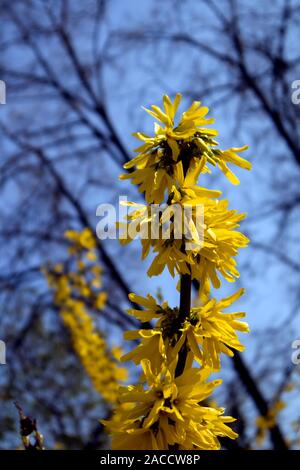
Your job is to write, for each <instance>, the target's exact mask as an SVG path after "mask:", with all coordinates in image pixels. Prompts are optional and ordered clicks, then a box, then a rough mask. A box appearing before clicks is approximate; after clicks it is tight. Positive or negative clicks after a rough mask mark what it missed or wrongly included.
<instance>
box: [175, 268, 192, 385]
mask: <svg viewBox="0 0 300 470" xmlns="http://www.w3.org/2000/svg"><path fill="white" fill-rule="evenodd" d="M191 293H192V278H191V275H190V274H183V275H182V276H181V279H180V307H179V314H178V317H177V327H178V329H179V328H180V327H181V326H182V325H183V323H184V320H185V319H186V317H187V316H188V315H189V314H190V310H191ZM187 353H188V348H187V344H186V342H184V344H183V345H182V348H181V350H180V351H179V354H178V362H177V366H176V370H175V377H178V376H179V375H181V374H182V373H183V371H184V367H185V363H186V357H187Z"/></svg>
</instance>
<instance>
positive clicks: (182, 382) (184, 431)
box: [105, 359, 237, 450]
mask: <svg viewBox="0 0 300 470" xmlns="http://www.w3.org/2000/svg"><path fill="white" fill-rule="evenodd" d="M174 366H175V364H169V366H168V367H166V366H164V367H163V368H161V370H160V372H158V373H157V374H155V373H153V371H152V369H151V363H150V361H149V360H147V359H143V360H142V368H143V374H144V376H145V380H146V387H144V386H143V385H137V386H131V387H127V388H126V387H124V388H121V389H120V393H119V401H120V403H121V405H120V408H119V413H118V415H117V416H115V417H114V418H113V419H112V420H111V421H108V422H105V424H106V425H107V427H108V429H109V430H110V432H111V433H112V436H113V439H112V446H113V448H114V449H139V450H147V449H151V450H159V449H172V448H173V449H179V450H185V449H186V450H188V449H192V448H194V449H199V450H213V449H218V448H220V444H219V441H218V436H220V437H229V438H231V439H235V438H236V437H237V434H236V433H235V432H233V431H232V430H231V429H230V427H228V426H227V423H231V422H232V421H234V418H231V417H228V416H223V413H224V409H222V408H213V407H209V406H204V405H202V402H203V400H205V399H206V398H207V397H209V395H210V394H211V393H212V391H213V389H214V388H215V387H216V386H217V385H219V384H220V380H214V381H212V382H206V379H207V376H208V374H209V371H208V370H207V369H202V370H200V369H196V368H189V369H187V370H186V371H185V372H184V373H183V374H182V375H181V376H180V377H177V378H176V377H175V371H174ZM124 404H125V405H129V406H127V407H124V406H123V405H124ZM130 405H131V406H130Z"/></svg>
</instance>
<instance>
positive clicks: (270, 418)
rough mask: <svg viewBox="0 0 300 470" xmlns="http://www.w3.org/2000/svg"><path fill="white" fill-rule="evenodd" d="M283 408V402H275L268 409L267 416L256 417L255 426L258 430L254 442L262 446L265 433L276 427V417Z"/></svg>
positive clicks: (284, 405)
mask: <svg viewBox="0 0 300 470" xmlns="http://www.w3.org/2000/svg"><path fill="white" fill-rule="evenodd" d="M285 407H286V404H285V402H284V401H283V400H277V401H276V402H275V403H274V404H273V406H272V407H271V408H270V409H269V411H268V414H267V416H258V418H256V426H257V428H258V430H257V435H256V442H257V443H258V444H260V445H261V444H263V442H264V440H265V438H266V435H267V431H268V430H269V429H271V428H273V427H274V426H275V425H276V423H277V416H278V414H279V413H280V412H281V411H282V410H283V409H284V408H285Z"/></svg>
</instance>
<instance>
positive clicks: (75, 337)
mask: <svg viewBox="0 0 300 470" xmlns="http://www.w3.org/2000/svg"><path fill="white" fill-rule="evenodd" d="M65 235H66V238H67V239H68V240H69V253H70V256H71V257H70V260H68V262H67V263H65V264H57V265H55V266H54V267H53V268H52V269H50V270H48V271H47V273H46V275H47V279H48V283H49V285H50V287H51V288H52V289H53V290H54V296H55V303H56V305H57V306H58V308H59V310H60V315H61V317H62V319H63V322H64V325H65V326H66V327H67V328H68V330H69V332H70V336H71V340H72V344H73V348H74V350H75V352H76V354H77V355H78V357H79V359H80V361H81V363H82V365H83V367H84V368H85V371H86V372H87V374H88V376H89V377H90V379H91V381H92V384H93V386H94V388H95V390H97V392H99V393H100V394H101V395H102V396H103V398H104V399H105V400H106V401H107V402H108V403H111V404H114V403H115V402H116V400H117V392H118V388H119V384H120V381H124V380H126V378H127V370H126V369H125V368H123V367H120V366H119V362H118V359H119V358H120V355H121V354H122V353H121V352H120V351H119V348H112V349H110V348H109V347H108V345H107V343H106V340H105V338H104V336H103V334H102V333H101V331H100V330H99V329H98V328H96V325H95V323H94V321H93V318H92V316H91V313H90V312H91V311H93V310H94V311H99V310H103V309H104V307H105V303H106V297H107V296H106V292H104V291H103V290H102V289H101V288H102V279H101V273H102V269H101V267H100V266H99V265H98V263H97V255H96V251H95V247H96V242H95V238H94V235H93V233H92V232H91V230H89V229H84V230H83V231H81V232H75V231H67V232H66V234H65Z"/></svg>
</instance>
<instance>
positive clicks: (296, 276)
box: [0, 0, 300, 449]
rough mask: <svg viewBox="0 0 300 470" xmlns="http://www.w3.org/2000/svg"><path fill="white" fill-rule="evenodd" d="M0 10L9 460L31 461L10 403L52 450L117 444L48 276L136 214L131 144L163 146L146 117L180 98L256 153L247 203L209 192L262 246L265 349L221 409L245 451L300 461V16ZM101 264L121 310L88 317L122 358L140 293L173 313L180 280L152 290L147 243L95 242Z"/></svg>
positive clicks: (226, 3) (228, 384)
mask: <svg viewBox="0 0 300 470" xmlns="http://www.w3.org/2000/svg"><path fill="white" fill-rule="evenodd" d="M0 6H1V8H0V15H1V30H0V51H1V63H0V79H1V80H4V81H5V82H6V85H7V104H6V105H5V106H1V107H0V132H1V140H0V149H1V158H0V192H1V197H0V220H1V225H0V239H1V243H0V267H1V269H0V309H1V313H0V339H2V340H5V342H6V344H7V365H5V366H4V365H1V366H0V400H1V407H0V448H16V447H17V446H18V422H17V413H16V410H15V409H14V407H13V404H12V403H13V400H18V401H19V402H20V403H21V404H22V406H23V408H24V409H25V410H26V413H28V414H31V415H33V416H35V418H37V420H38V423H39V428H40V431H42V432H43V434H44V435H45V438H46V439H45V445H46V447H48V448H49V447H50V448H54V447H55V448H70V449H72V448H76V449H82V448H97V447H101V446H102V447H103V446H104V447H105V446H107V445H109V444H108V441H107V438H106V437H105V435H104V434H103V432H102V428H101V426H100V425H99V424H97V423H98V420H99V419H100V418H103V417H105V416H106V415H107V413H109V409H110V407H109V404H108V402H107V401H105V400H104V398H103V397H102V395H101V393H100V394H99V393H98V392H97V391H96V390H95V388H94V387H93V383H92V381H91V380H90V377H89V376H88V374H87V373H86V369H85V367H84V365H83V364H82V362H81V361H80V360H79V358H78V356H77V354H76V348H74V342H73V341H72V336H71V335H70V331H69V329H68V328H66V324H65V323H64V322H63V321H62V318H61V315H60V314H59V307H58V306H57V304H56V303H55V299H54V294H53V291H52V290H51V289H49V286H48V283H47V280H46V278H45V276H44V274H43V269H45V267H47V266H50V265H52V266H53V265H55V264H57V263H61V264H62V265H63V266H65V265H67V264H68V262H69V258H70V253H68V250H67V246H68V241H67V239H66V238H65V237H64V232H65V231H66V230H75V231H81V230H83V229H85V228H89V229H91V230H92V231H93V232H95V229H96V224H97V217H96V208H97V206H98V204H100V203H103V202H110V203H113V204H117V202H118V197H119V195H121V194H127V195H128V197H129V198H130V197H131V196H132V198H133V199H135V200H137V199H138V195H137V194H136V190H135V189H134V188H132V187H130V185H129V184H128V185H127V186H126V185H125V184H124V183H119V181H118V179H117V177H118V174H119V173H120V172H121V169H122V165H123V164H124V163H125V162H126V161H127V160H128V159H129V158H130V157H131V156H132V149H133V148H134V147H136V143H135V142H134V139H133V138H132V137H131V134H130V133H131V132H134V131H136V130H145V131H150V129H149V123H150V122H151V121H150V120H149V119H148V118H147V116H146V115H145V114H143V113H142V112H141V110H140V106H141V105H146V106H148V105H149V104H150V103H158V102H159V100H160V98H161V95H162V94H163V93H168V94H169V95H174V93H176V92H177V91H180V92H181V93H183V96H184V98H185V100H186V101H191V100H193V99H200V100H202V101H203V102H204V104H206V105H208V106H209V107H210V108H211V115H212V116H213V117H216V118H217V125H216V127H217V128H218V129H219V130H220V137H221V139H220V140H221V144H222V146H223V147H230V146H233V145H234V146H239V145H244V144H249V145H250V150H248V152H247V153H248V158H249V159H250V160H251V161H252V163H253V171H252V172H251V173H249V174H242V172H241V174H240V175H239V176H240V179H241V185H240V187H239V188H238V189H236V188H234V189H233V188H230V187H228V185H226V183H224V180H223V179H222V178H220V180H219V178H218V177H216V178H215V179H214V180H213V184H212V185H211V186H212V187H214V188H221V189H222V190H224V196H225V197H229V198H230V200H231V202H232V206H233V207H236V208H237V209H239V210H244V211H247V212H248V214H249V217H248V219H247V221H246V222H245V223H244V225H243V230H244V231H245V233H246V234H247V235H248V236H249V237H250V238H251V240H252V243H251V246H250V248H249V249H248V250H245V253H243V254H242V255H241V256H240V263H241V268H240V271H241V273H242V279H241V285H243V286H245V287H246V289H247V294H246V296H245V297H244V299H242V300H241V301H240V308H241V309H242V310H246V311H247V312H248V322H249V324H250V326H251V330H252V332H251V333H250V335H248V339H247V340H246V345H247V351H246V352H245V353H243V354H242V356H240V355H237V356H235V359H234V360H230V359H226V360H225V359H224V368H223V371H222V378H223V380H224V386H223V388H222V390H220V391H219V392H218V393H219V396H216V399H217V400H218V399H219V398H220V401H221V399H222V403H224V404H226V412H227V414H232V415H233V416H236V417H238V418H239V421H238V424H237V428H238V431H239V433H240V438H239V439H238V441H237V444H234V446H235V448H236V447H242V448H260V447H266V448H280V447H281V446H282V443H283V442H284V443H287V445H288V446H290V447H291V448H299V423H300V412H299V366H296V365H293V364H292V362H291V353H292V349H291V343H292V341H293V340H295V339H297V337H298V338H299V336H300V322H299V306H300V305H299V304H300V290H299V282H300V257H299V252H300V248H299V246H300V244H299V238H300V236H299V208H300V190H299V177H300V126H299V117H300V105H295V104H293V103H292V101H291V94H292V88H291V84H292V82H293V81H294V80H297V79H300V54H299V34H300V31H299V28H300V26H299V25H300V4H299V1H296V0H272V1H271V0H263V1H250V0H222V1H216V0H198V1H193V0H164V1H163V2H162V1H159V0H143V1H142V2H139V1H137V0H127V1H122V0H110V1H109V0H106V1H105V0H102V1H101V0H84V1H82V2H71V1H70V0H52V1H50V0H49V1H48V0H14V2H11V1H5V0H1V2H0ZM140 198H141V196H140ZM141 200H142V199H141ZM95 250H96V253H97V259H98V261H99V266H101V268H102V269H103V275H102V277H103V289H104V291H105V292H106V293H107V302H106V303H105V305H103V308H101V309H100V308H94V307H93V308H92V309H91V308H90V306H87V307H89V309H88V310H89V312H90V314H91V315H92V318H93V321H94V324H95V328H97V329H99V331H101V335H103V337H105V338H106V341H107V344H108V345H109V347H110V346H111V345H112V344H118V345H120V346H121V345H122V346H123V347H124V348H125V349H126V345H123V341H122V333H123V331H124V330H125V329H128V328H129V327H130V326H131V319H130V318H129V317H127V316H126V315H124V311H125V310H126V308H128V307H129V303H128V299H127V294H128V292H130V291H132V290H134V291H138V292H139V293H141V294H143V293H146V292H148V291H150V292H151V293H153V294H155V293H157V291H158V290H159V292H160V293H161V294H162V295H163V296H164V297H166V298H167V299H168V300H169V301H170V303H172V304H173V305H176V304H177V303H178V293H176V291H175V290H174V288H173V287H172V286H173V285H174V283H172V282H170V279H169V277H168V275H164V276H163V278H162V279H160V280H158V279H151V280H148V279H147V277H146V269H147V267H146V266H145V263H144V264H142V263H141V262H140V258H139V256H140V247H139V245H138V243H137V244H133V245H132V246H130V247H126V248H122V249H121V248H120V246H119V245H118V242H117V241H114V240H104V241H101V240H97V242H96V247H95ZM150 261H151V260H150ZM238 284H239V282H238ZM233 288H234V287H233ZM224 290H226V289H224ZM228 290H229V291H230V289H229V288H228ZM226 293H227V292H226ZM129 372H130V373H131V379H133V380H134V371H130V370H129ZM282 402H284V404H285V408H284V409H282V408H283V407H282V404H283V403H282ZM224 445H225V447H226V445H228V444H226V443H225V444H224Z"/></svg>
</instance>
